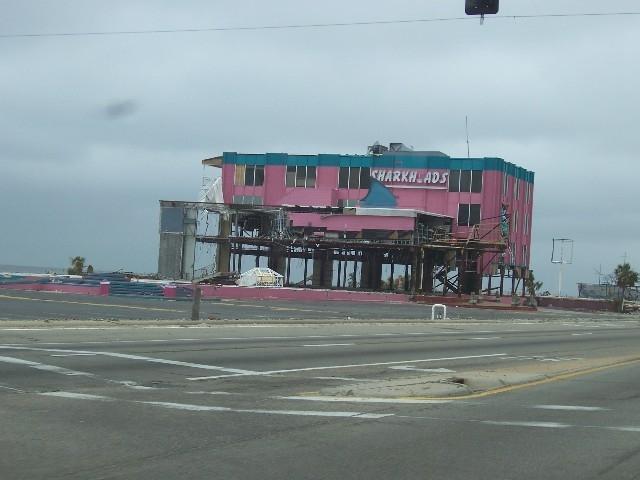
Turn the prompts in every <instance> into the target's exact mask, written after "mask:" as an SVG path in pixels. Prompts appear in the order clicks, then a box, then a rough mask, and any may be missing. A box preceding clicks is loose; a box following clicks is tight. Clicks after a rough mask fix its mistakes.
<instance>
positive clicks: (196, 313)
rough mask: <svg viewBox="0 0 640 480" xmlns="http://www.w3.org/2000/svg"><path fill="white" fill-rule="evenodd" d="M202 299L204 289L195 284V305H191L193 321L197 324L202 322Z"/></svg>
mask: <svg viewBox="0 0 640 480" xmlns="http://www.w3.org/2000/svg"><path fill="white" fill-rule="evenodd" d="M201 297H202V289H201V288H200V285H198V284H196V283H194V284H193V303H192V304H191V320H193V321H194V322H197V321H199V320H200V298H201Z"/></svg>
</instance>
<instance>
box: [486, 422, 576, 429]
mask: <svg viewBox="0 0 640 480" xmlns="http://www.w3.org/2000/svg"><path fill="white" fill-rule="evenodd" d="M480 423H483V424H485V425H504V426H506V427H539V428H569V427H573V426H575V425H569V424H567V423H557V422H508V421H505V422H503V421H498V420H481V421H480Z"/></svg>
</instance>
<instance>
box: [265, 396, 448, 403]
mask: <svg viewBox="0 0 640 480" xmlns="http://www.w3.org/2000/svg"><path fill="white" fill-rule="evenodd" d="M272 398H278V399H281V400H306V401H308V402H341V403H345V402H346V403H392V404H394V403H398V404H401V403H407V404H440V403H451V400H412V399H407V398H400V399H395V398H380V397H337V396H314V395H292V396H283V397H272Z"/></svg>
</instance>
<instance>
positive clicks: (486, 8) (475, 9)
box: [464, 0, 500, 15]
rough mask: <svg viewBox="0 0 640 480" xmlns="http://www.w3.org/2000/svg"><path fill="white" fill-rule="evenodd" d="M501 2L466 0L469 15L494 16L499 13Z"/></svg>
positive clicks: (496, 0) (466, 9)
mask: <svg viewBox="0 0 640 480" xmlns="http://www.w3.org/2000/svg"><path fill="white" fill-rule="evenodd" d="M499 3H500V0H465V5H464V11H465V12H466V14H467V15H492V14H496V13H498V4H499Z"/></svg>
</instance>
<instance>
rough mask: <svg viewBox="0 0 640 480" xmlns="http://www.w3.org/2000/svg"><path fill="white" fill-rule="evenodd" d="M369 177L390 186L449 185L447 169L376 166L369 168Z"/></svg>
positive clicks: (439, 187)
mask: <svg viewBox="0 0 640 480" xmlns="http://www.w3.org/2000/svg"><path fill="white" fill-rule="evenodd" d="M371 177H372V178H375V179H376V180H378V181H379V182H382V183H383V184H385V185H388V186H392V187H405V188H435V189H446V188H448V187H449V172H448V171H447V170H418V169H399V170H395V169H391V168H377V169H372V170H371Z"/></svg>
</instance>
